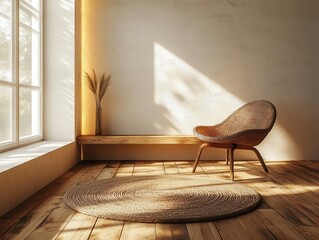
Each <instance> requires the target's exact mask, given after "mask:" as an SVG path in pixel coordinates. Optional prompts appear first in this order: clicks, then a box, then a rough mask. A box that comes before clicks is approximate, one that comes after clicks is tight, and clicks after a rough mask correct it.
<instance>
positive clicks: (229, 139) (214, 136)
mask: <svg viewBox="0 0 319 240" xmlns="http://www.w3.org/2000/svg"><path fill="white" fill-rule="evenodd" d="M263 132H265V134H266V132H267V131H266V130H264V129H246V130H245V131H237V132H235V131H229V130H228V129H225V128H223V127H221V126H218V125H217V126H197V127H195V128H194V129H193V133H194V136H195V137H196V138H198V139H200V140H202V141H204V142H209V143H216V144H227V145H229V144H237V145H249V146H256V145H258V144H259V143H260V142H261V141H262V139H263V138H264V134H262V133H263Z"/></svg>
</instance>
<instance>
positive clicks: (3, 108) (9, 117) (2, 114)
mask: <svg viewBox="0 0 319 240" xmlns="http://www.w3.org/2000/svg"><path fill="white" fill-rule="evenodd" d="M12 101H13V89H12V88H11V87H0V144H3V143H6V142H10V141H12V140H13V133H12V123H13V104H12Z"/></svg>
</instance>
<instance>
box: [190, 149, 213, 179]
mask: <svg viewBox="0 0 319 240" xmlns="http://www.w3.org/2000/svg"><path fill="white" fill-rule="evenodd" d="M207 146H209V143H203V144H202V145H200V147H199V148H198V151H197V155H196V159H195V163H194V166H193V171H192V172H193V173H194V172H195V171H196V167H197V164H198V161H199V158H200V155H201V154H202V151H203V149H204V148H205V147H207Z"/></svg>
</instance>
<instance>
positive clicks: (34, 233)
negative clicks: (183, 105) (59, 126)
mask: <svg viewBox="0 0 319 240" xmlns="http://www.w3.org/2000/svg"><path fill="white" fill-rule="evenodd" d="M192 163H193V162H142V161H139V162H132V161H130V162H114V161H113V162H104V161H90V162H81V163H80V164H79V165H77V166H76V167H74V168H73V169H71V170H70V171H68V172H66V173H65V174H63V175H62V176H61V177H59V178H58V179H56V180H55V181H54V182H52V183H51V184H49V185H48V186H47V187H45V188H44V189H43V190H41V191H40V192H38V193H36V194H35V195H33V196H32V197H31V198H30V199H28V200H26V201H25V202H24V203H22V204H21V205H20V206H18V207H17V208H15V209H14V210H13V211H11V212H10V213H8V214H6V215H5V216H3V217H2V218H0V239H2V240H3V239H10V240H11V239H19V240H21V239H40V240H48V239H67V240H69V239H70V240H73V239H76V240H80V239H196V240H200V239H235V240H241V239H245V240H246V239H316V240H317V239H319V161H317V162H316V161H298V162H267V163H266V164H267V166H268V167H269V173H268V174H265V173H264V172H263V171H262V167H261V166H260V164H259V163H257V162H254V161H253V162H235V179H236V181H238V182H241V183H244V184H246V185H248V186H249V187H251V188H253V189H255V190H257V191H258V192H259V193H260V194H261V195H262V197H263V202H262V204H261V205H260V206H259V207H258V208H257V209H256V210H254V211H252V212H250V213H248V214H244V215H241V216H239V217H234V218H230V219H225V220H219V221H213V222H206V223H192V224H145V223H131V222H119V221H111V220H105V219H100V218H95V217H91V216H87V215H84V214H81V213H78V212H75V211H73V210H71V209H69V208H68V207H66V206H65V204H64V203H63V201H62V196H63V194H64V193H65V192H66V191H67V190H68V189H70V188H71V187H72V186H74V185H79V184H83V183H86V182H90V181H95V180H97V179H106V178H112V177H121V176H128V175H153V174H154V175H156V174H190V172H191V168H192ZM196 174H198V175H207V176H209V177H213V178H219V179H229V171H228V166H226V165H225V163H224V162H209V161H205V162H200V163H199V166H198V168H197V172H196Z"/></svg>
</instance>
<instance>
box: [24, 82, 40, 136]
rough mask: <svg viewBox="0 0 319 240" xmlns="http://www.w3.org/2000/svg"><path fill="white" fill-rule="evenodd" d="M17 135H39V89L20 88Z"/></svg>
mask: <svg viewBox="0 0 319 240" xmlns="http://www.w3.org/2000/svg"><path fill="white" fill-rule="evenodd" d="M19 99H20V101H19V102H20V108H19V124H20V126H19V130H20V131H19V137H20V139H21V138H25V137H31V136H35V135H40V127H41V117H40V116H41V110H40V109H41V108H40V102H41V97H40V91H36V90H32V89H28V88H20V97H19Z"/></svg>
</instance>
